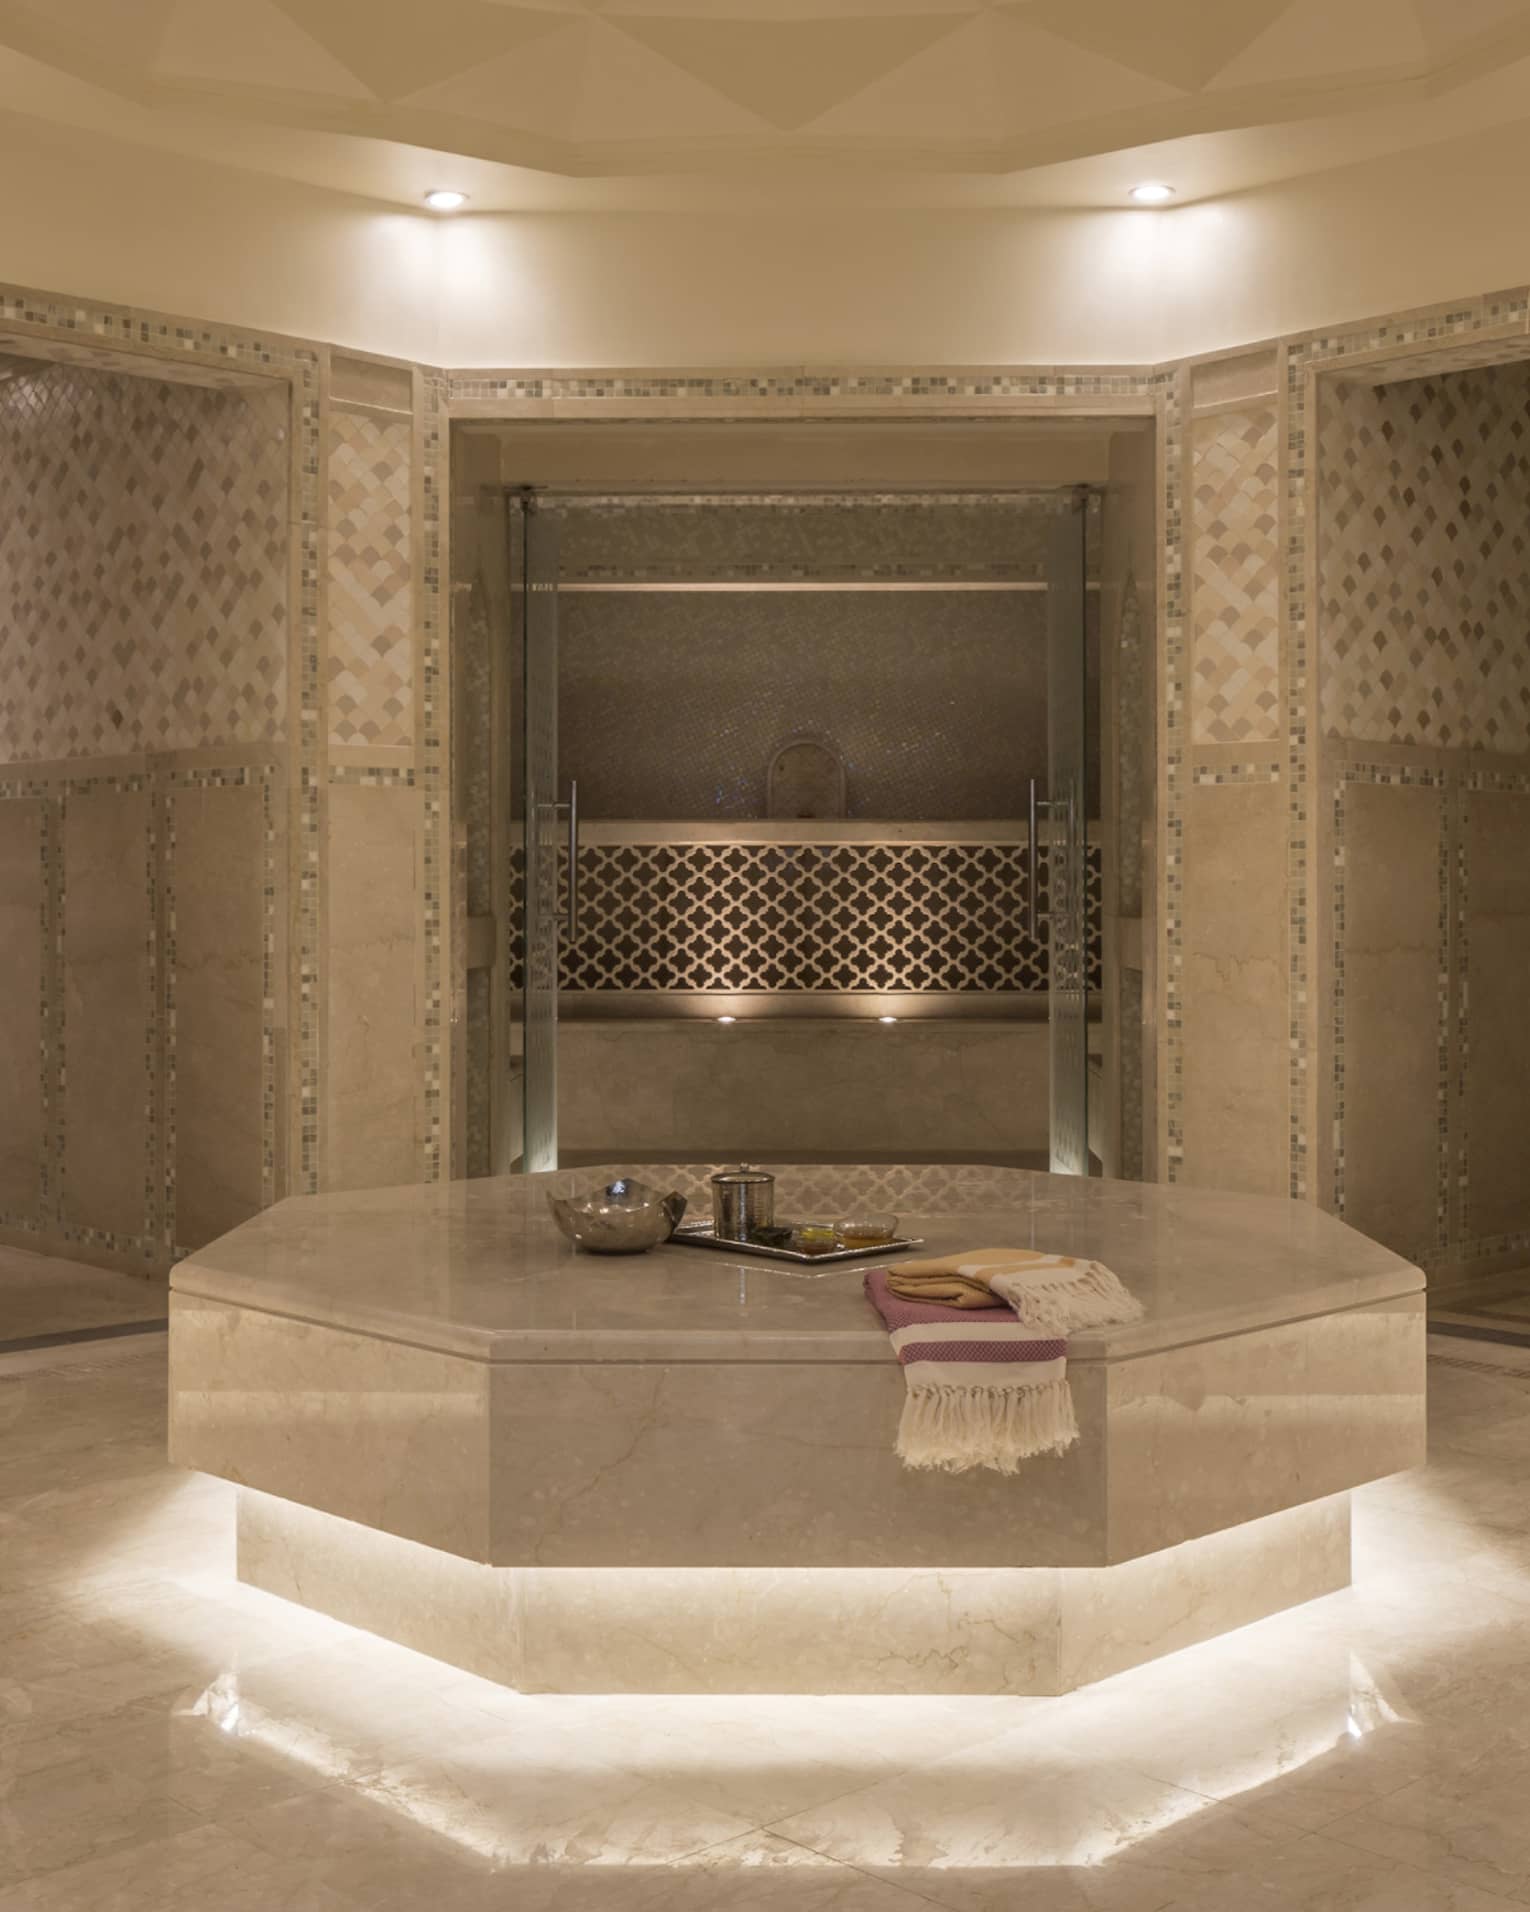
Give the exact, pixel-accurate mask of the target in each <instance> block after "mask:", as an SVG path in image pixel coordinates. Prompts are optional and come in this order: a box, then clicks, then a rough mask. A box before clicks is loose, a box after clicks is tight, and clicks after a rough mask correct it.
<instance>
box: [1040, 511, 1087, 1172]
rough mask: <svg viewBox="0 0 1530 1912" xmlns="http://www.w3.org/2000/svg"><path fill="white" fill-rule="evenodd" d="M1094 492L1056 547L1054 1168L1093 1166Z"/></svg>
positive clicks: (1052, 621)
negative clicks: (1090, 535)
mask: <svg viewBox="0 0 1530 1912" xmlns="http://www.w3.org/2000/svg"><path fill="white" fill-rule="evenodd" d="M1087 527H1088V494H1087V492H1083V491H1081V492H1079V493H1077V494H1076V495H1075V496H1074V498H1073V499H1072V500H1071V501H1070V503H1069V505H1068V507H1067V509H1066V510H1064V511H1063V512H1062V513H1061V514H1060V515H1059V517H1058V519H1057V521H1056V524H1055V527H1054V529H1053V532H1052V537H1051V543H1050V547H1049V550H1048V554H1047V783H1048V804H1047V823H1048V826H1049V827H1048V830H1047V837H1048V851H1047V904H1048V915H1047V923H1048V971H1047V974H1048V1018H1049V1028H1050V1045H1049V1046H1050V1050H1051V1125H1050V1127H1051V1150H1050V1153H1051V1169H1052V1173H1053V1174H1054V1175H1087V1174H1088V1173H1089V987H1088V951H1087V945H1086V937H1087V912H1088V866H1087V857H1088V815H1089V804H1088V791H1089V743H1088V740H1089V725H1088V718H1089V676H1088V646H1087V642H1086V634H1085V610H1086V605H1087V602H1088V600H1087V595H1086V583H1085V577H1086V573H1085V564H1086V540H1087Z"/></svg>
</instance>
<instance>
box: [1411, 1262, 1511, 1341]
mask: <svg viewBox="0 0 1530 1912" xmlns="http://www.w3.org/2000/svg"><path fill="white" fill-rule="evenodd" d="M1429 1325H1430V1328H1431V1330H1432V1331H1433V1332H1435V1333H1436V1334H1441V1335H1450V1336H1452V1337H1453V1338H1455V1339H1458V1340H1462V1341H1481V1342H1486V1343H1498V1344H1500V1345H1502V1346H1506V1347H1514V1346H1518V1347H1524V1348H1530V1268H1515V1269H1511V1270H1509V1271H1508V1272H1506V1273H1504V1274H1500V1275H1495V1276H1493V1277H1492V1279H1491V1280H1489V1281H1485V1282H1476V1283H1473V1285H1472V1290H1471V1294H1470V1296H1469V1298H1468V1297H1464V1296H1461V1295H1459V1294H1457V1295H1455V1296H1452V1297H1449V1298H1448V1299H1447V1300H1446V1301H1445V1302H1444V1303H1443V1305H1438V1306H1433V1307H1431V1308H1430V1310H1429Z"/></svg>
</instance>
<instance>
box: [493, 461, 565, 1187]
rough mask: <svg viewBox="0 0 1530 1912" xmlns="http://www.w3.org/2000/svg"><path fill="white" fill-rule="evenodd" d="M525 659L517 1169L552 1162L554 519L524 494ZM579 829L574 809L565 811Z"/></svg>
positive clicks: (560, 809) (518, 511) (519, 597)
mask: <svg viewBox="0 0 1530 1912" xmlns="http://www.w3.org/2000/svg"><path fill="white" fill-rule="evenodd" d="M510 517H511V525H510V532H511V553H512V569H513V572H514V574H515V582H516V587H517V588H516V592H515V598H516V608H517V612H518V615H519V622H520V627H521V629H520V635H521V645H520V649H521V656H522V678H521V686H520V690H521V698H520V704H521V708H520V725H519V729H520V739H519V741H520V745H521V788H522V802H521V806H520V808H521V815H522V819H523V824H524V851H523V854H524V862H523V865H522V881H523V883H524V889H523V892H522V894H523V898H524V903H523V926H524V927H523V940H522V990H523V1007H522V1023H523V1041H524V1051H523V1061H522V1072H521V1084H522V1095H523V1119H524V1126H523V1130H522V1167H523V1168H524V1169H525V1170H526V1171H527V1172H528V1173H533V1172H535V1171H537V1170H539V1169H551V1168H556V1167H557V1166H558V962H559V941H560V927H561V925H560V911H559V906H558V905H559V882H558V875H559V871H558V853H559V844H560V837H561V825H562V818H563V816H564V814H565V813H566V812H568V811H569V806H568V805H565V804H562V803H560V802H559V800H558V514H557V512H556V511H547V510H542V509H539V508H538V503H537V500H536V498H535V497H534V496H532V495H530V494H529V493H528V494H525V495H523V496H522V497H520V498H518V499H515V500H513V501H512V504H511V511H510ZM572 820H573V828H574V829H575V830H577V827H578V821H577V811H573V813H572Z"/></svg>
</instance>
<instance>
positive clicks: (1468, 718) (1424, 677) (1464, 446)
mask: <svg viewBox="0 0 1530 1912" xmlns="http://www.w3.org/2000/svg"><path fill="white" fill-rule="evenodd" d="M1318 411H1319V424H1318V431H1319V439H1320V458H1319V465H1318V471H1319V484H1320V512H1321V538H1320V542H1319V573H1318V596H1319V605H1320V609H1321V616H1322V631H1323V648H1322V660H1321V663H1322V679H1321V699H1322V719H1323V727H1324V730H1325V732H1326V733H1327V734H1328V735H1329V736H1335V737H1349V738H1356V739H1359V740H1362V741H1365V742H1372V743H1399V744H1431V745H1437V746H1441V747H1457V748H1473V749H1479V750H1493V751H1504V752H1510V753H1515V754H1521V753H1524V752H1526V751H1530V524H1527V522H1526V520H1525V517H1524V501H1525V499H1526V497H1527V496H1530V369H1527V368H1526V367H1525V366H1524V365H1523V364H1516V365H1502V366H1495V367H1487V368H1483V369H1481V370H1476V371H1464V372H1460V373H1457V374H1455V375H1453V376H1450V377H1447V378H1431V379H1417V380H1410V381H1407V382H1404V383H1400V384H1391V385H1385V386H1381V387H1372V386H1369V385H1359V384H1342V383H1341V384H1336V385H1335V386H1334V387H1333V388H1332V389H1331V390H1330V391H1329V392H1327V393H1325V394H1324V396H1323V399H1322V400H1321V402H1320V404H1319V408H1318Z"/></svg>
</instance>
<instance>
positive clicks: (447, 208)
mask: <svg viewBox="0 0 1530 1912" xmlns="http://www.w3.org/2000/svg"><path fill="white" fill-rule="evenodd" d="M425 204H426V205H427V206H429V208H430V210H431V211H432V212H456V210H457V209H458V207H459V206H465V205H466V204H467V194H466V193H459V192H458V191H457V189H456V187H455V186H437V187H436V188H435V190H434V191H433V192H428V193H426V195H425Z"/></svg>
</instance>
